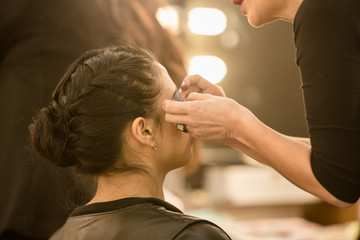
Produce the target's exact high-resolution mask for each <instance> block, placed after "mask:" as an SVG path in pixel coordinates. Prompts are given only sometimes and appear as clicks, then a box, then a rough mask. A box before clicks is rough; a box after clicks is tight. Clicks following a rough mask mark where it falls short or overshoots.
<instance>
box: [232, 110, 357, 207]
mask: <svg viewBox="0 0 360 240" xmlns="http://www.w3.org/2000/svg"><path fill="white" fill-rule="evenodd" d="M240 121H241V122H240ZM234 124H236V123H234ZM236 126H241V128H237V129H238V131H239V132H238V133H236V131H235V132H234V133H233V137H232V140H231V141H229V142H230V144H229V145H231V146H232V147H235V148H237V149H239V150H240V151H244V153H246V154H249V156H251V157H252V158H254V159H256V160H258V161H259V162H261V163H264V164H267V165H269V166H271V167H272V168H274V169H275V170H276V171H278V172H279V173H280V174H281V175H283V176H284V177H285V178H287V179H288V180H289V181H290V182H292V183H293V184H295V185H297V186H298V187H300V188H302V189H304V190H305V191H307V192H310V193H311V194H313V195H315V196H318V197H319V198H321V199H323V200H325V201H328V202H329V203H332V204H334V205H337V206H340V207H347V206H350V205H351V204H348V203H345V202H342V201H340V200H338V199H336V198H335V197H334V196H333V195H331V194H330V193H329V192H328V191H327V190H326V189H325V188H324V187H323V186H322V185H321V184H320V183H319V182H318V181H317V179H316V178H315V176H314V174H313V172H312V169H311V164H310V155H311V145H310V141H309V140H306V139H300V138H293V137H288V136H285V135H282V134H280V133H278V132H276V131H274V130H272V129H271V128H269V127H267V126H266V125H264V124H263V123H261V122H260V121H259V120H258V119H256V117H255V116H253V115H251V114H248V115H247V117H244V114H243V115H242V118H239V122H238V123H237V124H236Z"/></svg>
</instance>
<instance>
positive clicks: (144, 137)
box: [131, 117, 156, 148]
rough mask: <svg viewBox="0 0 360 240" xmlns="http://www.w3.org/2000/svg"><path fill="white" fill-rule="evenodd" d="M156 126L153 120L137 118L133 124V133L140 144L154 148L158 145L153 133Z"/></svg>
mask: <svg viewBox="0 0 360 240" xmlns="http://www.w3.org/2000/svg"><path fill="white" fill-rule="evenodd" d="M154 126H155V125H154V122H153V121H152V120H151V119H145V118H143V117H137V118H136V119H135V120H134V121H133V122H132V124H131V132H132V134H133V136H134V138H135V139H136V140H137V141H138V142H140V143H141V144H143V145H146V146H149V147H151V148H153V147H154V146H155V145H156V143H155V141H154V137H153V131H152V129H154Z"/></svg>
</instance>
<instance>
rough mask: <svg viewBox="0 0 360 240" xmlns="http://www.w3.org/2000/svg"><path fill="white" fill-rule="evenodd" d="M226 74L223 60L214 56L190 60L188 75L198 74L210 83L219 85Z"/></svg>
mask: <svg viewBox="0 0 360 240" xmlns="http://www.w3.org/2000/svg"><path fill="white" fill-rule="evenodd" d="M226 73H227V67H226V64H225V62H224V61H223V60H221V59H220V58H218V57H215V56H195V57H193V58H192V59H191V60H190V66H189V75H193V74H199V75H201V76H202V77H204V78H206V79H207V80H208V81H209V82H211V83H214V84H215V83H219V82H221V81H222V80H223V78H224V77H225V75H226Z"/></svg>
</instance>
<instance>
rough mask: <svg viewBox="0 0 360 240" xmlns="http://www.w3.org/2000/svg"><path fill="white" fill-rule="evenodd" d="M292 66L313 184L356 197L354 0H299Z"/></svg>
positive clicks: (359, 40) (359, 101) (358, 72)
mask: <svg viewBox="0 0 360 240" xmlns="http://www.w3.org/2000/svg"><path fill="white" fill-rule="evenodd" d="M294 33H295V43H296V47H297V64H298V65H299V67H300V70H301V75H302V88H303V95H304V101H305V110H306V119H307V123H308V128H309V134H310V140H311V146H312V154H311V166H312V170H313V173H314V175H315V177H316V178H317V179H318V181H319V182H320V183H321V184H322V185H323V186H324V187H325V188H326V189H327V190H328V191H329V192H330V193H332V194H333V195H334V196H335V197H337V198H338V199H340V200H343V201H345V202H349V203H355V202H356V201H357V200H358V198H359V196H360V1H358V0H343V1H341V3H340V2H338V1H336V0H327V1H323V0H304V1H303V3H302V5H301V6H300V8H299V10H298V13H297V15H296V18H295V22H294Z"/></svg>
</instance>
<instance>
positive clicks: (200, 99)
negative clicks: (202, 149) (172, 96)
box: [163, 92, 241, 141]
mask: <svg viewBox="0 0 360 240" xmlns="http://www.w3.org/2000/svg"><path fill="white" fill-rule="evenodd" d="M163 109H164V111H165V112H166V114H165V120H166V121H168V122H171V123H183V124H186V128H187V131H188V134H189V135H191V136H192V137H194V138H197V139H200V140H217V141H223V140H225V139H227V138H231V136H232V131H233V128H234V127H235V126H234V125H235V124H234V122H236V118H237V116H238V114H239V112H240V111H241V106H240V105H239V104H238V103H237V102H235V101H234V100H232V99H229V98H226V97H219V96H214V95H211V94H204V93H198V92H191V93H190V94H188V95H187V98H186V99H185V101H184V102H177V101H170V100H165V101H164V103H163Z"/></svg>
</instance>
